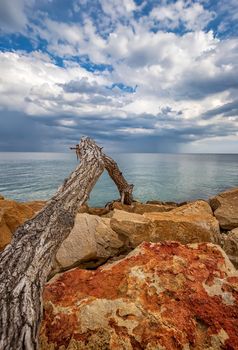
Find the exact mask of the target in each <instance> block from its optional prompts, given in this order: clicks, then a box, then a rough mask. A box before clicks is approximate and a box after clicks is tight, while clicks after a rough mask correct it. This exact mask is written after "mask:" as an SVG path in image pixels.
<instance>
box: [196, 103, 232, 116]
mask: <svg viewBox="0 0 238 350" xmlns="http://www.w3.org/2000/svg"><path fill="white" fill-rule="evenodd" d="M218 115H223V116H224V117H237V118H238V100H235V101H233V102H230V103H225V104H224V105H222V106H220V107H217V108H213V109H210V110H209V111H207V112H206V113H204V114H203V115H202V118H203V119H211V118H214V117H216V116H218Z"/></svg>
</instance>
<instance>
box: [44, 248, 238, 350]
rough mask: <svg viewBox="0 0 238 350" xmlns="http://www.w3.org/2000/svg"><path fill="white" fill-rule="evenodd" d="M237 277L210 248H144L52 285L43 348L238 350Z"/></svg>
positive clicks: (75, 272) (46, 296)
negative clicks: (114, 261)
mask: <svg viewBox="0 0 238 350" xmlns="http://www.w3.org/2000/svg"><path fill="white" fill-rule="evenodd" d="M237 320H238V275H237V272H236V270H235V269H234V267H233V265H232V264H231V263H230V261H229V259H227V257H226V255H225V254H224V252H223V251H222V249H221V248H220V247H218V246H216V245H213V244H211V243H198V244H191V245H181V244H180V243H178V242H164V243H147V242H145V243H142V244H141V245H140V246H139V247H137V248H136V249H135V250H134V251H133V252H132V253H130V254H129V255H128V256H127V257H126V258H124V259H123V260H120V261H118V262H116V263H113V264H108V265H104V266H103V267H100V268H98V269H97V270H95V271H88V270H81V269H79V268H76V269H73V270H71V271H68V272H65V273H62V274H59V275H56V276H55V277H54V278H53V279H52V280H51V281H50V282H49V283H48V284H47V285H46V287H45V291H44V319H43V321H42V325H41V334H40V349H41V350H49V349H50V350H56V349H57V350H66V349H67V350H73V349H77V350H80V349H81V350H91V349H94V350H102V349H104V350H107V349H111V350H120V349H124V350H133V349H145V350H158V349H159V350H176V349H180V350H181V349H184V350H185V349H186V350H187V349H196V350H218V349H230V350H232V349H233V350H235V349H238V323H237Z"/></svg>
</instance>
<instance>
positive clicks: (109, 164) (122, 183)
mask: <svg viewBox="0 0 238 350" xmlns="http://www.w3.org/2000/svg"><path fill="white" fill-rule="evenodd" d="M103 161H104V164H105V168H106V170H107V172H108V174H109V176H110V177H111V179H112V180H113V181H114V182H115V184H116V186H117V188H118V191H119V193H120V196H121V202H122V204H128V205H130V204H131V203H132V202H133V196H132V191H133V187H134V186H133V185H132V184H131V185H128V183H127V181H126V179H125V178H124V176H123V175H122V172H121V171H120V169H119V168H118V165H117V163H116V162H115V161H114V160H113V159H112V158H110V157H108V156H106V155H105V154H103Z"/></svg>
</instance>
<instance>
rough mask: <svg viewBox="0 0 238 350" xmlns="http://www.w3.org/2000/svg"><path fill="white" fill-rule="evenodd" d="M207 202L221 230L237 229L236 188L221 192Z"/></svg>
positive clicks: (237, 191) (237, 202) (237, 195)
mask: <svg viewBox="0 0 238 350" xmlns="http://www.w3.org/2000/svg"><path fill="white" fill-rule="evenodd" d="M209 202H210V205H211V207H212V209H213V211H214V215H215V217H216V218H217V220H218V221H219V223H220V226H221V228H222V229H224V230H232V229H233V228H236V227H238V188H233V189H231V190H228V191H226V192H222V193H220V194H218V195H217V196H215V197H213V198H211V199H210V200H209Z"/></svg>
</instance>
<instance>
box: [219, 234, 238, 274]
mask: <svg viewBox="0 0 238 350" xmlns="http://www.w3.org/2000/svg"><path fill="white" fill-rule="evenodd" d="M220 244H221V246H222V248H223V249H224V251H225V252H226V254H227V255H228V257H229V259H230V260H231V262H232V263H233V265H234V266H235V267H236V268H238V228H235V229H234V230H232V231H230V232H228V233H227V234H225V233H223V234H222V235H221V242H220Z"/></svg>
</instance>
